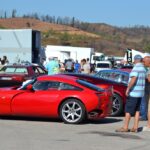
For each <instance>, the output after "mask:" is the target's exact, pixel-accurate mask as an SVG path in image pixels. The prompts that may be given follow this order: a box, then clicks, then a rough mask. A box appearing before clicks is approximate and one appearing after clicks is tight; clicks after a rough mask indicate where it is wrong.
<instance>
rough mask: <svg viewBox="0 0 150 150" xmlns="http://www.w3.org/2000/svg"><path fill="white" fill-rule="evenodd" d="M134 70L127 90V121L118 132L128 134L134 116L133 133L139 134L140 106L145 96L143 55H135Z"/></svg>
mask: <svg viewBox="0 0 150 150" xmlns="http://www.w3.org/2000/svg"><path fill="white" fill-rule="evenodd" d="M134 64H135V66H134V68H133V69H132V71H131V73H130V78H129V83H128V87H127V90H126V96H127V101H126V106H125V120H124V125H123V127H122V128H119V129H117V130H116V132H128V131H129V128H128V127H129V123H130V119H131V117H132V116H133V115H134V125H133V128H132V129H131V130H130V131H131V132H138V124H139V116H140V104H141V100H142V97H143V96H144V89H145V77H146V70H145V68H144V65H143V64H142V57H141V55H135V57H134Z"/></svg>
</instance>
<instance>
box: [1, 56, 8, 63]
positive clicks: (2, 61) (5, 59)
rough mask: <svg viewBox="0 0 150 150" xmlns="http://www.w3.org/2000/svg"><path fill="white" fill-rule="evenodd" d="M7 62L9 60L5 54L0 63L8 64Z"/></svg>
mask: <svg viewBox="0 0 150 150" xmlns="http://www.w3.org/2000/svg"><path fill="white" fill-rule="evenodd" d="M8 63H9V61H8V59H7V56H3V59H1V64H2V65H6V64H8Z"/></svg>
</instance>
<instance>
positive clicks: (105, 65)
mask: <svg viewBox="0 0 150 150" xmlns="http://www.w3.org/2000/svg"><path fill="white" fill-rule="evenodd" d="M111 68H112V64H111V62H110V61H100V62H97V63H96V67H95V71H96V72H98V71H100V70H107V69H111Z"/></svg>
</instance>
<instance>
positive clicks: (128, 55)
mask: <svg viewBox="0 0 150 150" xmlns="http://www.w3.org/2000/svg"><path fill="white" fill-rule="evenodd" d="M137 54H139V55H141V56H142V57H144V56H145V53H143V52H140V51H139V50H134V49H129V48H128V49H127V50H126V53H125V56H124V61H125V62H127V63H128V64H132V63H133V60H134V56H135V55H137Z"/></svg>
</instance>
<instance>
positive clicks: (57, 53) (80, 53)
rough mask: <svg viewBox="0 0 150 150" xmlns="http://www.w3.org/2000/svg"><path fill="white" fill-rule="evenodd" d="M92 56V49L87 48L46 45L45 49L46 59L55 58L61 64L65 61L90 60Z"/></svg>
mask: <svg viewBox="0 0 150 150" xmlns="http://www.w3.org/2000/svg"><path fill="white" fill-rule="evenodd" d="M93 54H94V49H93V48H87V47H72V46H55V45H47V46H46V48H45V55H46V59H47V60H48V58H49V57H53V58H56V59H58V60H60V61H61V62H65V60H68V59H73V60H74V61H76V60H78V61H79V62H80V61H81V60H82V59H87V58H89V60H91V56H92V55H93Z"/></svg>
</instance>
